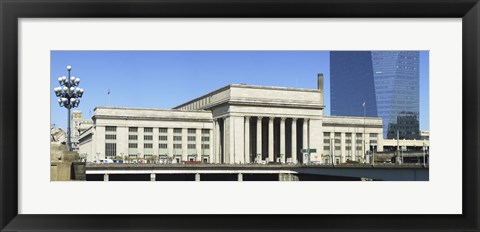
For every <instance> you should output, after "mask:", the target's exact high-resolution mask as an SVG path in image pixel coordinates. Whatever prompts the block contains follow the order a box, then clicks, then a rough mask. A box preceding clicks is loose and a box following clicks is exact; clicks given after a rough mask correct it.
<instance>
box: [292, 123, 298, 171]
mask: <svg viewBox="0 0 480 232" xmlns="http://www.w3.org/2000/svg"><path fill="white" fill-rule="evenodd" d="M292 163H294V164H296V163H297V119H296V118H292Z"/></svg>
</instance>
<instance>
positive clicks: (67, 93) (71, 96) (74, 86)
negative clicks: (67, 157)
mask: <svg viewBox="0 0 480 232" xmlns="http://www.w3.org/2000/svg"><path fill="white" fill-rule="evenodd" d="M70 70H72V67H71V66H70V65H69V66H67V71H68V78H67V77H65V76H62V77H59V78H58V83H59V84H60V87H56V88H54V89H53V91H54V92H55V95H56V96H57V97H58V104H59V105H60V107H65V108H67V112H68V117H67V118H68V125H67V147H68V150H69V151H71V150H72V141H71V138H70V136H71V132H70V109H71V108H75V107H78V105H79V104H80V98H81V97H82V95H83V89H82V88H78V85H79V84H80V78H76V77H70Z"/></svg>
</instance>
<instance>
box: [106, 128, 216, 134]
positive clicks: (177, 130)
mask: <svg viewBox="0 0 480 232" xmlns="http://www.w3.org/2000/svg"><path fill="white" fill-rule="evenodd" d="M105 131H109V132H116V131H117V127H116V126H106V127H105ZM143 131H144V132H145V133H153V128H152V127H144V128H143ZM167 131H168V128H166V127H161V128H158V132H159V133H167ZM128 132H138V127H129V128H128ZM173 133H182V128H173ZM188 133H189V134H194V133H196V129H195V128H188ZM201 133H202V134H209V133H210V129H202V132H201Z"/></svg>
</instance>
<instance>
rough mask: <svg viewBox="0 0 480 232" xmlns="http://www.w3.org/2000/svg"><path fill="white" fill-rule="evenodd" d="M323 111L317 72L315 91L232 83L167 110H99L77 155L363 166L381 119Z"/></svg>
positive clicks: (376, 138)
mask: <svg viewBox="0 0 480 232" xmlns="http://www.w3.org/2000/svg"><path fill="white" fill-rule="evenodd" d="M323 111H324V98H323V76H322V75H319V76H318V88H317V89H301V88H286V87H268V86H252V85H243V84H242V85H238V84H232V85H228V86H225V87H223V88H220V89H218V90H216V91H213V92H210V93H208V94H205V95H203V96H201V97H198V98H196V99H193V100H191V101H189V102H186V103H184V104H181V105H179V106H177V107H174V108H173V109H169V110H163V109H137V108H118V107H97V108H96V109H95V112H94V116H93V121H94V124H93V126H92V127H91V128H90V129H88V130H86V131H84V132H83V133H82V134H81V135H80V153H86V154H88V158H87V160H88V161H95V160H99V159H105V158H108V157H115V156H120V157H124V156H129V157H133V158H148V157H152V156H155V157H158V159H159V160H160V161H161V162H172V163H178V162H183V161H200V162H204V163H227V164H245V163H266V162H267V163H268V162H278V163H307V162H316V163H328V162H331V161H332V156H331V154H334V157H333V159H334V160H335V162H337V163H343V162H346V161H347V160H352V161H355V160H356V161H363V158H364V154H365V151H368V150H369V149H370V147H371V145H373V146H378V148H376V149H378V150H381V148H382V146H381V144H382V141H383V136H382V130H383V126H382V120H381V118H363V117H361V118H360V117H327V116H323ZM360 144H361V146H360ZM302 149H315V150H316V151H315V152H311V153H310V154H308V153H305V152H302Z"/></svg>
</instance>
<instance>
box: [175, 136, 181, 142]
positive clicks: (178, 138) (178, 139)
mask: <svg viewBox="0 0 480 232" xmlns="http://www.w3.org/2000/svg"><path fill="white" fill-rule="evenodd" d="M173 141H182V136H173Z"/></svg>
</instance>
